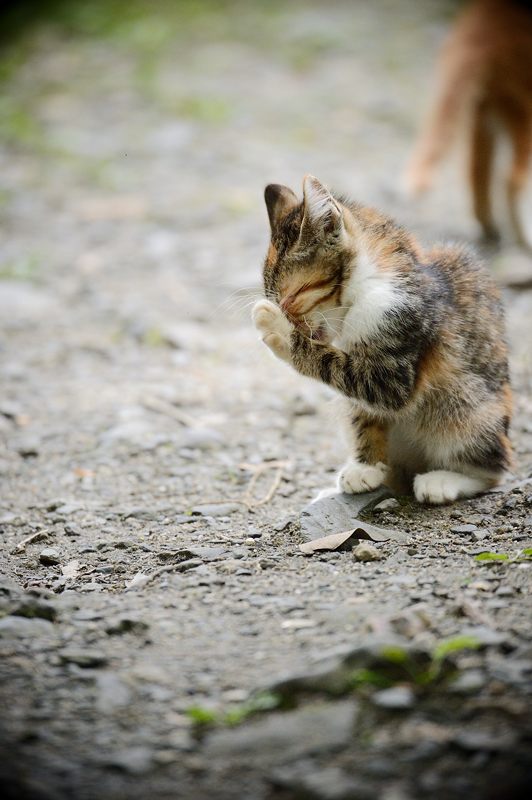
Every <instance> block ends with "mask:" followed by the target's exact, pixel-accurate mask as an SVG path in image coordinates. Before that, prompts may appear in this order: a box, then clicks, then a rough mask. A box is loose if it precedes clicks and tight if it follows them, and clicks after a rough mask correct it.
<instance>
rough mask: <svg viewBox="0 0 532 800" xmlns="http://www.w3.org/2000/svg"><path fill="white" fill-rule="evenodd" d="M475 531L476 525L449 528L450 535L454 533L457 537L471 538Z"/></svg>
mask: <svg viewBox="0 0 532 800" xmlns="http://www.w3.org/2000/svg"><path fill="white" fill-rule="evenodd" d="M476 529H477V526H476V525H453V526H452V528H450V531H451V533H456V534H458V535H459V536H471V534H473V533H474V532H475V531H476Z"/></svg>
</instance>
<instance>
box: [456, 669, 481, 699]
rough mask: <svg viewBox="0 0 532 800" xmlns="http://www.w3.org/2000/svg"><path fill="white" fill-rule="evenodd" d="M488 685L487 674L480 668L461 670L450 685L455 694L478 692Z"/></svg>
mask: <svg viewBox="0 0 532 800" xmlns="http://www.w3.org/2000/svg"><path fill="white" fill-rule="evenodd" d="M485 685H486V676H485V674H484V673H483V672H482V670H480V669H468V670H466V671H465V672H461V673H460V674H459V675H458V677H457V678H456V680H455V681H453V682H452V683H451V685H450V686H449V690H450V691H451V692H453V693H454V694H476V692H479V691H480V690H481V689H482V688H483V687H484V686H485Z"/></svg>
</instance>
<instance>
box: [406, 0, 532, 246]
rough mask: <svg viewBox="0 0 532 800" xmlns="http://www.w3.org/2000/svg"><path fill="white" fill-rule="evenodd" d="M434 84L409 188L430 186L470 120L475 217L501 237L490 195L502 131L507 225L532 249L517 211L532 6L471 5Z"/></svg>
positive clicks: (531, 132)
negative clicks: (507, 146)
mask: <svg viewBox="0 0 532 800" xmlns="http://www.w3.org/2000/svg"><path fill="white" fill-rule="evenodd" d="M438 83H439V86H438V88H437V92H436V100H435V103H434V108H433V110H432V113H431V115H430V117H429V119H428V121H427V123H426V126H425V128H424V130H423V131H422V134H421V137H420V139H419V142H418V144H417V146H416V148H415V152H414V155H413V158H412V160H411V162H410V165H409V167H408V170H407V176H406V183H407V187H408V189H409V190H410V192H411V193H412V194H418V193H421V192H423V191H424V190H426V189H428V188H429V186H430V185H431V183H432V181H433V177H434V172H435V169H436V166H437V164H438V162H439V161H440V159H441V158H442V157H443V156H444V155H445V152H446V150H447V149H448V147H449V146H450V144H451V142H452V139H453V136H454V134H455V133H456V131H457V129H459V127H460V123H461V121H462V120H464V122H465V119H467V126H468V137H469V151H470V153H469V183H470V188H471V192H472V196H473V210H474V214H475V217H476V219H477V221H478V222H479V223H480V226H481V229H482V232H483V235H484V236H485V237H486V238H488V239H497V238H499V232H498V229H497V226H496V224H495V221H494V218H493V213H492V203H491V195H490V189H491V177H492V166H493V159H494V155H495V149H496V144H497V141H498V139H499V137H500V134H501V133H502V132H504V131H505V132H506V134H507V135H508V136H509V138H510V141H511V145H512V164H511V168H510V171H509V174H508V177H507V182H506V196H507V202H508V208H509V213H510V223H511V225H512V228H513V232H514V234H515V237H516V239H517V242H518V243H519V244H520V245H521V246H522V247H524V248H526V249H527V250H530V249H532V248H531V245H530V243H529V242H528V241H527V238H526V234H525V230H524V227H523V224H522V221H521V218H520V215H519V207H518V205H519V197H520V195H521V193H522V191H523V189H524V187H525V184H526V180H527V172H528V166H529V162H530V158H531V155H532V2H530V0H528V1H527V0H476V2H473V3H470V4H469V5H468V6H467V8H466V9H465V10H464V12H463V13H462V14H461V15H460V16H459V18H458V20H457V22H456V23H455V25H454V27H453V29H452V30H451V33H450V35H449V37H448V39H447V42H446V43H445V45H444V47H443V50H442V54H441V63H440V76H439V81H438ZM464 127H465V124H464Z"/></svg>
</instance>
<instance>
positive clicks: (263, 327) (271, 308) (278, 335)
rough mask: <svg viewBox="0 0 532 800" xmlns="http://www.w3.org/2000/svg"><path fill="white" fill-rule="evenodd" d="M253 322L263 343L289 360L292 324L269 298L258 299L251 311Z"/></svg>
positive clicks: (276, 353) (277, 354)
mask: <svg viewBox="0 0 532 800" xmlns="http://www.w3.org/2000/svg"><path fill="white" fill-rule="evenodd" d="M251 317H252V319H253V324H254V325H255V327H256V329H257V330H258V331H259V333H260V334H261V336H262V341H263V342H264V344H266V345H268V347H269V348H270V350H271V351H272V352H273V353H275V355H276V356H278V357H279V358H282V359H284V360H285V361H289V360H290V334H291V333H292V330H293V326H292V325H291V324H290V322H289V321H288V320H287V319H286V317H285V316H284V314H283V312H282V311H281V309H280V308H279V306H276V305H275V303H272V302H270V300H258V301H257V302H256V303H255V305H254V306H253V310H252V312H251Z"/></svg>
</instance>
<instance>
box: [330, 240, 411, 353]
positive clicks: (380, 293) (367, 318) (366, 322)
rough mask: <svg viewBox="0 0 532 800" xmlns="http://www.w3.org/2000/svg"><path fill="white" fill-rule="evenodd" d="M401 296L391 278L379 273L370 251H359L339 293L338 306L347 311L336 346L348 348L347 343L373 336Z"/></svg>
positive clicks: (397, 305) (400, 299)
mask: <svg viewBox="0 0 532 800" xmlns="http://www.w3.org/2000/svg"><path fill="white" fill-rule="evenodd" d="M402 299H403V296H402V292H401V291H400V290H399V288H398V287H397V285H396V284H395V282H394V280H393V277H392V276H390V275H389V274H387V273H383V272H381V271H380V270H379V268H378V266H377V264H376V263H375V261H374V260H373V259H372V257H371V256H370V254H369V253H368V252H367V251H365V250H363V249H362V250H360V251H359V252H358V255H357V258H356V262H355V263H354V264H353V268H352V273H351V277H350V279H349V281H348V283H347V285H346V287H345V289H344V292H343V296H342V305H344V306H348V310H347V313H346V315H345V317H344V319H343V325H342V331H341V334H340V337H339V342H338V343H339V346H340V347H341V348H342V349H344V350H348V349H349V345H350V344H355V343H356V342H359V341H361V340H362V339H369V338H371V337H372V336H374V335H375V333H376V332H377V331H378V329H379V328H380V327H381V325H382V323H383V320H384V315H385V314H386V312H387V311H390V310H391V309H396V308H398V307H399V306H400V305H401V303H402Z"/></svg>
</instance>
